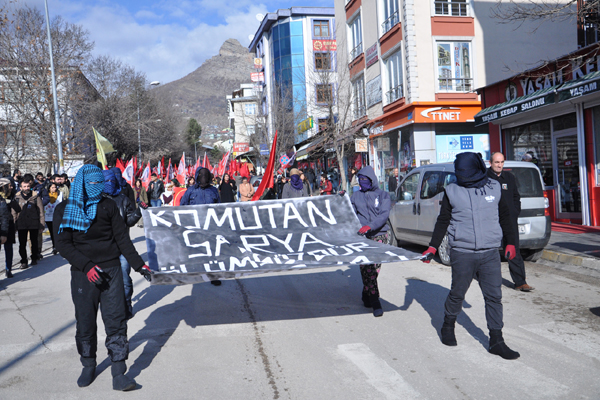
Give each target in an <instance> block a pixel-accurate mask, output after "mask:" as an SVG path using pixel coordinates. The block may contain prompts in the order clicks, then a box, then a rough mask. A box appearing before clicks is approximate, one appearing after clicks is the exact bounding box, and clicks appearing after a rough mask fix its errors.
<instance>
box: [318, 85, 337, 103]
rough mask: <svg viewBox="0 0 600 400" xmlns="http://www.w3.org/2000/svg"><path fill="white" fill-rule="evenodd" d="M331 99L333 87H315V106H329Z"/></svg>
mask: <svg viewBox="0 0 600 400" xmlns="http://www.w3.org/2000/svg"><path fill="white" fill-rule="evenodd" d="M332 99H333V85H332V84H325V85H317V104H329V103H330V102H331V101H332Z"/></svg>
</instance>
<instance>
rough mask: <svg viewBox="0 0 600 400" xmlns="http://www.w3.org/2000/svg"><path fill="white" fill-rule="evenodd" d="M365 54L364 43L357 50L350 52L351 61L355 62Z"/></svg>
mask: <svg viewBox="0 0 600 400" xmlns="http://www.w3.org/2000/svg"><path fill="white" fill-rule="evenodd" d="M362 52H363V47H362V42H360V43H359V44H358V45H357V46H356V47H355V48H353V49H352V51H351V52H350V59H351V60H354V59H355V58H356V57H358V56H359V55H361V54H362Z"/></svg>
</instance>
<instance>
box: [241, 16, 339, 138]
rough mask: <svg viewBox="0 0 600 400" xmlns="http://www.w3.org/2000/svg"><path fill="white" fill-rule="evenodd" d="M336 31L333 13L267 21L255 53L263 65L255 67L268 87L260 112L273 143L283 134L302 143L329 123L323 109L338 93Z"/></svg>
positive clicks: (255, 41)
mask: <svg viewBox="0 0 600 400" xmlns="http://www.w3.org/2000/svg"><path fill="white" fill-rule="evenodd" d="M334 28H335V17H334V9H333V8H319V7H314V8H308V7H292V8H290V9H281V10H278V11H277V12H274V13H268V14H267V15H266V16H265V17H264V19H263V20H262V22H261V24H260V27H259V28H258V30H257V32H256V34H255V35H254V38H253V39H252V41H251V43H250V46H249V49H250V51H251V52H252V53H254V54H255V57H256V59H258V60H260V61H258V62H255V66H257V74H259V75H258V81H259V83H260V84H261V85H262V86H263V88H262V96H261V98H260V102H259V103H260V106H259V109H258V110H257V111H258V113H259V114H261V115H262V116H263V117H264V120H265V125H266V129H267V132H268V134H269V137H270V138H272V137H273V134H274V133H275V131H276V130H277V131H278V132H279V136H280V137H281V135H282V134H283V135H285V136H286V137H289V138H290V139H292V140H291V141H290V142H291V143H292V144H293V143H300V142H302V141H305V140H306V139H307V138H309V137H311V136H313V135H315V134H316V133H317V132H318V128H319V121H321V120H322V119H325V118H327V115H328V110H327V109H326V107H323V106H324V105H326V104H328V103H330V102H331V99H332V98H333V97H334V93H335V89H336V88H335V80H336V77H335V69H336V66H337V61H336V56H335V54H336V53H335V50H336V36H335V29H334ZM302 122H304V123H302Z"/></svg>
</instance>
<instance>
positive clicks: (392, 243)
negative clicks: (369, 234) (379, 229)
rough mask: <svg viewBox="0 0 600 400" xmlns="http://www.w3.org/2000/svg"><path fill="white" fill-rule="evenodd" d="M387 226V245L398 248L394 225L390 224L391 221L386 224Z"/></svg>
mask: <svg viewBox="0 0 600 400" xmlns="http://www.w3.org/2000/svg"><path fill="white" fill-rule="evenodd" d="M386 225H387V228H388V230H387V234H388V235H387V241H386V243H385V244H389V245H390V246H394V247H396V246H398V240H397V239H396V235H394V229H393V228H392V224H390V221H388V222H386Z"/></svg>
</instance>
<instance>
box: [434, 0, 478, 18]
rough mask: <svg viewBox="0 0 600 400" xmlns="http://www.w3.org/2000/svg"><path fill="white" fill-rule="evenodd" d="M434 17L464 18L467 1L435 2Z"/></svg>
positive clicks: (440, 0) (466, 11)
mask: <svg viewBox="0 0 600 400" xmlns="http://www.w3.org/2000/svg"><path fill="white" fill-rule="evenodd" d="M434 3H435V15H449V16H452V17H466V16H467V15H468V8H467V7H468V4H469V3H468V2H467V0H435V1H434Z"/></svg>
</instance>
